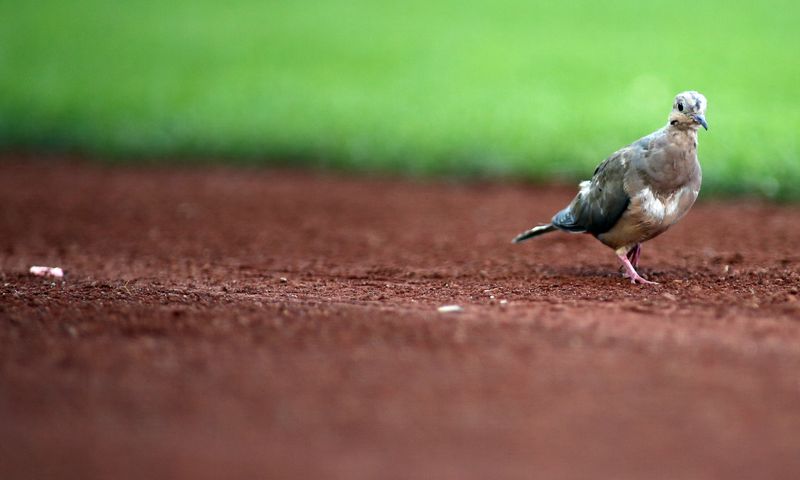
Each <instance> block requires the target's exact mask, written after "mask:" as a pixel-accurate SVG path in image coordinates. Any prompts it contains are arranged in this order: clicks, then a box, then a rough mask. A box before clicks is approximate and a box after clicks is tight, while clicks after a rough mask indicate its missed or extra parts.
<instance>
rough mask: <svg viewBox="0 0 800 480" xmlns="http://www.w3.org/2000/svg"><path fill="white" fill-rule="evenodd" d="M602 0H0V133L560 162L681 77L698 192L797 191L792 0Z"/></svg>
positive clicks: (107, 147)
mask: <svg viewBox="0 0 800 480" xmlns="http://www.w3.org/2000/svg"><path fill="white" fill-rule="evenodd" d="M604 3H606V2H596V1H590V0H580V1H577V2H571V3H567V2H563V3H562V2H552V3H550V2H548V3H546V4H544V3H542V4H539V3H536V2H531V1H512V0H498V1H494V2H473V1H461V0H441V1H434V2H431V1H420V0H411V1H407V2H382V1H375V0H327V1H326V0H322V1H311V0H297V1H252V2H247V1H235V2H219V1H212V0H196V1H169V2H160V1H159V2H157V1H149V0H138V1H136V0H127V1H124V2H123V1H109V0H88V1H81V0H74V1H63V0H27V1H24V2H11V1H8V2H1V3H0V149H5V150H10V149H38V150H41V149H45V150H55V151H79V152H83V153H88V154H92V155H97V156H100V157H102V158H114V159H119V158H126V159H131V158H133V159H139V158H141V159H146V158H165V157H175V158H183V159H190V158H206V159H207V158H224V159H226V160H231V161H244V162H284V163H286V162H291V163H296V164H302V165H309V166H325V167H334V168H342V169H350V170H361V171H363V170H367V171H388V172H403V173H407V174H412V175H417V174H419V175H428V174H448V175H450V174H457V175H487V176H517V177H524V178H535V179H546V178H554V177H555V178H558V179H562V180H563V179H570V180H572V179H578V178H581V177H586V176H587V175H589V174H590V173H591V171H592V169H593V167H594V166H595V165H596V164H597V163H598V162H599V161H600V160H602V159H603V158H605V157H606V156H607V155H608V154H610V153H611V152H613V151H614V150H616V149H617V148H619V147H621V146H623V145H625V144H627V143H629V142H631V141H633V140H635V139H636V138H638V137H640V136H642V135H645V134H647V133H649V132H651V131H653V130H655V129H657V128H659V127H661V126H662V125H663V124H664V123H665V122H666V117H667V114H668V111H669V108H670V106H671V102H672V98H673V96H674V95H675V93H677V92H679V91H682V90H688V89H696V90H699V91H701V92H703V93H704V94H705V95H706V96H707V97H708V100H709V104H710V106H709V109H708V115H707V118H708V121H709V123H710V126H711V130H710V131H709V132H701V139H700V156H701V162H702V163H703V166H704V191H705V192H706V193H708V192H717V193H756V194H762V195H766V196H770V197H781V198H800V189H798V188H797V187H795V186H796V185H798V184H800V158H798V152H799V151H800V146H799V145H798V142H797V136H798V132H800V108H799V107H800V105H798V103H799V102H798V99H800V53H798V52H800V50H798V49H799V48H800V28H798V25H800V15H798V13H799V12H800V4H798V3H797V2H793V1H784V2H761V3H759V2H749V3H744V4H736V5H734V4H731V3H730V2H725V1H722V0H715V1H711V2H697V1H683V0H675V1H669V2H641V1H638V0H637V1H634V0H626V1H621V2H613V3H609V4H605V5H604ZM393 4H396V5H394V6H393Z"/></svg>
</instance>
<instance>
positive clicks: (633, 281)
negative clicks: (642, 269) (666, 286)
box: [622, 272, 658, 285]
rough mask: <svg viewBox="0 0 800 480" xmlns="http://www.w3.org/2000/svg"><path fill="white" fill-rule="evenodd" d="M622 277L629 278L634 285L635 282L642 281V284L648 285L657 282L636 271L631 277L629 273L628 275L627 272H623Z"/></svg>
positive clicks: (656, 283)
mask: <svg viewBox="0 0 800 480" xmlns="http://www.w3.org/2000/svg"><path fill="white" fill-rule="evenodd" d="M622 277H623V278H630V279H631V283H632V284H634V285H636V282H639V283H642V284H648V285H658V282H653V281H650V280H648V279H646V278H644V277H642V276H641V275H639V274H638V273H636V274H635V275H634V276H633V277H631V276H630V275H628V273H627V272H625V273H623V274H622Z"/></svg>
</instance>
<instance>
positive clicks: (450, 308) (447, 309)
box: [436, 305, 464, 313]
mask: <svg viewBox="0 0 800 480" xmlns="http://www.w3.org/2000/svg"><path fill="white" fill-rule="evenodd" d="M436 310H438V311H439V313H458V312H463V311H464V309H463V308H461V306H459V305H442V306H441V307H439V308H437V309H436Z"/></svg>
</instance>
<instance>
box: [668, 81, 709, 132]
mask: <svg viewBox="0 0 800 480" xmlns="http://www.w3.org/2000/svg"><path fill="white" fill-rule="evenodd" d="M706 105H708V102H707V101H706V97H704V96H703V94H702V93H700V92H695V91H693V90H690V91H688V92H683V93H679V94H678V95H677V96H676V97H675V102H674V103H673V104H672V112H671V113H670V114H669V124H670V125H672V126H674V127H677V128H681V129H692V130H697V129H698V127H699V126H700V125H702V126H703V128H705V129H706V130H708V124H707V123H706Z"/></svg>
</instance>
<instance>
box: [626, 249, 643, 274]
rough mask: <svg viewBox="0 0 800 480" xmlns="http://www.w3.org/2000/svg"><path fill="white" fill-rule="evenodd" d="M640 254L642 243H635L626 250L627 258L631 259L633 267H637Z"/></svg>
mask: <svg viewBox="0 0 800 480" xmlns="http://www.w3.org/2000/svg"><path fill="white" fill-rule="evenodd" d="M641 254H642V244H641V243H637V244H636V245H634V246H633V248H631V249H630V251H629V252H628V259H629V260H630V261H631V264H632V265H633V268H638V267H639V255H641Z"/></svg>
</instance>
